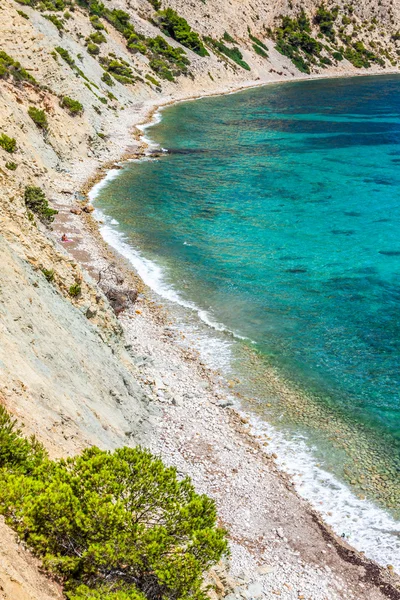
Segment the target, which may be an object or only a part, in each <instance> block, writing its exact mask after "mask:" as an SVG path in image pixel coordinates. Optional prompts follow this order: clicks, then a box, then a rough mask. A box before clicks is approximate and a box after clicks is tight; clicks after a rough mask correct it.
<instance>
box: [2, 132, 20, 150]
mask: <svg viewBox="0 0 400 600" xmlns="http://www.w3.org/2000/svg"><path fill="white" fill-rule="evenodd" d="M0 146H1V147H2V148H3V150H5V151H6V152H9V153H10V154H12V153H13V152H15V150H16V149H17V142H16V141H15V138H11V137H9V136H8V135H6V134H5V133H0Z"/></svg>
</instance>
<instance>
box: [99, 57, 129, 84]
mask: <svg viewBox="0 0 400 600" xmlns="http://www.w3.org/2000/svg"><path fill="white" fill-rule="evenodd" d="M114 56H115V55H109V56H108V57H105V56H102V57H101V59H100V63H101V65H102V66H103V68H104V69H106V70H107V71H108V72H109V73H111V75H113V77H114V78H115V79H116V80H117V81H119V82H120V83H124V84H128V83H135V81H136V78H135V76H134V74H133V71H132V69H131V67H130V66H129V63H127V62H126V61H125V60H123V59H122V58H121V59H118V58H114Z"/></svg>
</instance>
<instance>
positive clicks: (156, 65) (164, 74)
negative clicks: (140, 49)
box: [149, 58, 175, 81]
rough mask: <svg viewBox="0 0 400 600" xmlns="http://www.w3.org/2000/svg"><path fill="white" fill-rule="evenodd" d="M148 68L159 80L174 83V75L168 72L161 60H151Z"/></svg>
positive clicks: (168, 69)
mask: <svg viewBox="0 0 400 600" xmlns="http://www.w3.org/2000/svg"><path fill="white" fill-rule="evenodd" d="M149 66H150V68H151V69H153V71H154V72H155V73H157V74H158V75H159V77H161V79H166V80H167V81H174V80H175V78H174V74H173V73H172V71H171V70H170V68H169V66H168V64H167V63H166V62H165V61H164V60H161V59H160V58H152V59H151V60H150V62H149Z"/></svg>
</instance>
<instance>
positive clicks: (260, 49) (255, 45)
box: [253, 44, 268, 58]
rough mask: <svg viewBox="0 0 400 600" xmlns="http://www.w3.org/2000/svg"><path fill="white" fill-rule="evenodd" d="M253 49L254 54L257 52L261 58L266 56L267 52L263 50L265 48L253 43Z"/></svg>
mask: <svg viewBox="0 0 400 600" xmlns="http://www.w3.org/2000/svg"><path fill="white" fill-rule="evenodd" d="M253 50H254V52H255V53H256V54H258V55H259V56H262V57H263V58H268V54H267V53H266V52H265V50H263V49H262V48H261V47H260V46H258V45H257V44H253Z"/></svg>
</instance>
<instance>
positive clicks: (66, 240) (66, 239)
mask: <svg viewBox="0 0 400 600" xmlns="http://www.w3.org/2000/svg"><path fill="white" fill-rule="evenodd" d="M61 241H62V242H72V240H70V239H68V237H67V234H66V233H63V234H62V236H61Z"/></svg>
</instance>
